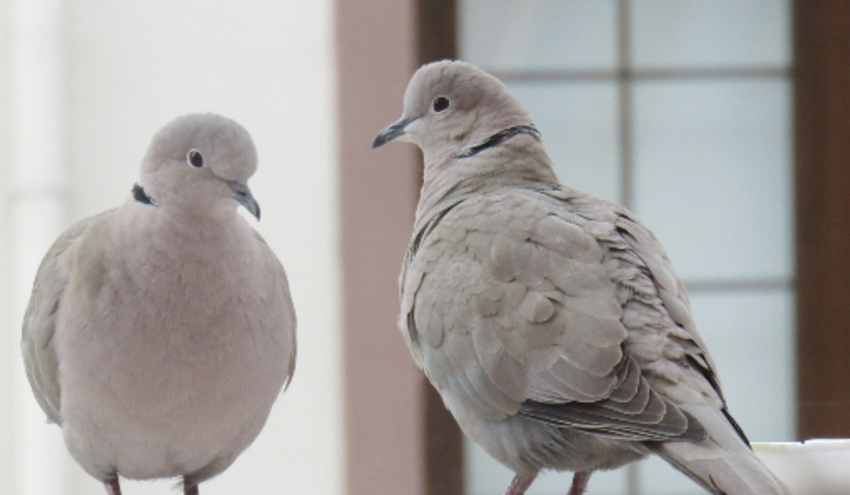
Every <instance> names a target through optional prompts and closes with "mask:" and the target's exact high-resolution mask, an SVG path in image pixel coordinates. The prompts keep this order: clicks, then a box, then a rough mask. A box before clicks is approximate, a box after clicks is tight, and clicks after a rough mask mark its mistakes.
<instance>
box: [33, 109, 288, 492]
mask: <svg viewBox="0 0 850 495" xmlns="http://www.w3.org/2000/svg"><path fill="white" fill-rule="evenodd" d="M256 168H257V154H256V150H255V149H254V143H253V141H252V140H251V137H250V136H249V135H248V132H247V131H246V130H245V129H244V128H243V127H242V126H240V125H239V124H237V123H236V122H234V121H232V120H229V119H226V118H224V117H220V116H218V115H213V114H204V115H187V116H184V117H180V118H178V119H176V120H174V121H172V122H171V123H169V124H168V125H166V126H165V127H163V128H162V130H160V131H159V132H158V133H157V134H156V135H155V136H154V138H153V141H152V143H151V145H150V148H149V149H148V152H147V155H146V156H145V157H144V160H143V161H142V166H141V173H140V176H139V177H140V178H139V182H138V184H136V185H135V187H134V188H133V195H132V197H131V198H129V199H128V200H127V202H126V203H124V204H123V205H122V206H121V207H119V208H116V209H113V210H109V211H107V212H105V213H101V214H100V215H97V216H94V217H91V218H88V219H86V220H83V221H81V222H79V223H77V224H76V225H74V226H73V227H71V228H70V229H68V230H67V231H66V232H65V233H64V234H62V235H61V236H60V237H59V239H58V240H57V241H56V242H55V243H54V244H53V247H51V248H50V251H49V252H48V253H47V255H46V256H45V258H44V261H42V264H41V267H40V268H39V271H38V275H37V277H36V280H35V286H34V288H33V293H32V297H31V299H30V303H29V307H28V308H27V312H26V316H25V319H24V325H23V342H22V346H21V347H22V350H23V355H24V361H25V364H26V370H27V376H28V377H29V381H30V385H31V386H32V389H33V393H34V394H35V397H36V399H37V400H38V403H39V404H40V405H41V407H42V409H44V412H45V413H47V416H48V417H49V419H50V420H51V421H52V422H55V423H57V424H59V425H60V426H61V427H62V430H63V434H64V438H65V444H66V445H67V447H68V450H69V451H70V452H71V454H72V455H73V457H74V458H75V459H76V461H77V462H78V463H79V464H80V466H82V467H83V469H85V470H86V471H87V472H88V473H89V474H91V475H92V476H94V477H95V478H97V479H99V480H101V481H103V483H104V484H105V486H106V491H107V493H109V494H110V495H118V494H120V492H121V490H120V486H119V482H118V476H119V475H121V476H124V477H126V478H133V479H152V478H169V477H176V476H182V478H183V489H184V492H185V493H186V494H187V495H188V494H197V493H198V483H200V482H202V481H204V480H206V479H208V478H210V477H212V476H215V475H217V474H218V473H221V472H222V471H223V470H225V469H226V468H227V467H228V466H230V464H231V463H232V462H233V461H234V460H235V459H236V457H237V456H238V455H239V454H240V453H241V452H242V451H243V450H244V449H245V448H246V447H247V446H248V445H249V444H250V443H251V442H252V441H253V440H254V438H256V437H257V435H258V434H259V432H260V430H261V429H262V428H263V424H264V423H265V422H266V418H267V417H268V415H269V411H270V409H271V407H272V404H273V403H274V401H275V399H276V398H277V396H278V395H279V393H280V391H281V389H282V388H283V387H284V385H285V384H287V383H288V382H289V380H290V379H291V378H292V373H293V370H294V367H295V348H296V346H295V313H294V310H293V307H292V301H291V300H290V297H289V287H288V282H287V279H286V274H285V273H284V270H283V267H282V266H281V264H280V262H279V261H278V260H277V258H276V257H275V255H274V253H273V252H272V250H271V249H270V248H269V246H268V245H267V244H266V243H265V241H264V240H263V239H262V237H260V235H259V234H258V233H257V232H256V231H254V230H253V229H252V228H251V227H250V226H249V225H248V223H247V222H246V221H245V220H244V219H243V218H242V217H241V216H240V215H238V213H237V207H238V206H239V205H240V204H241V205H243V206H244V207H245V208H247V209H248V211H250V212H251V213H252V214H253V215H254V216H256V217H257V218H259V216H260V209H259V206H258V205H257V202H256V201H255V200H254V198H253V196H252V195H251V191H250V190H249V189H248V186H247V185H246V182H247V180H248V178H249V177H250V176H251V175H253V173H254V171H255V170H256Z"/></svg>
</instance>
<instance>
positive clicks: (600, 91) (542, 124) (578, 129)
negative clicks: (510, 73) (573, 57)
mask: <svg viewBox="0 0 850 495" xmlns="http://www.w3.org/2000/svg"><path fill="white" fill-rule="evenodd" d="M508 86H509V88H510V90H511V93H512V94H513V95H514V96H515V97H516V98H517V99H518V100H519V101H520V103H522V105H523V106H524V107H525V108H526V109H528V111H529V112H531V117H532V118H533V119H534V122H535V124H536V125H537V127H538V129H540V132H541V133H542V134H543V141H544V143H545V144H546V150H547V151H548V152H549V156H550V157H551V158H552V162H553V163H554V165H555V172H556V173H557V174H558V178H559V179H560V180H561V182H563V183H564V184H567V185H568V186H570V187H573V188H575V189H578V190H581V191H584V192H587V193H590V194H593V195H595V196H598V197H601V198H604V199H607V200H610V201H617V200H618V199H619V198H618V196H619V191H620V169H619V167H620V154H619V124H618V121H617V118H618V113H617V100H618V89H617V85H616V83H614V82H610V81H606V82H597V83H557V82H532V83H526V82H522V83H520V82H517V83H511V84H509V85H508Z"/></svg>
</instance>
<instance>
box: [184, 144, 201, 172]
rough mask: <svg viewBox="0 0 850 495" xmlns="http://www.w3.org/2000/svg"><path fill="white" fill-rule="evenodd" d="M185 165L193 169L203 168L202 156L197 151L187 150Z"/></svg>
mask: <svg viewBox="0 0 850 495" xmlns="http://www.w3.org/2000/svg"><path fill="white" fill-rule="evenodd" d="M186 163H188V164H189V165H190V166H192V167H193V168H201V167H203V166H204V156H203V155H201V152H200V151H198V150H195V149H192V150H189V153H186Z"/></svg>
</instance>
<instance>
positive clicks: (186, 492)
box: [183, 478, 198, 495]
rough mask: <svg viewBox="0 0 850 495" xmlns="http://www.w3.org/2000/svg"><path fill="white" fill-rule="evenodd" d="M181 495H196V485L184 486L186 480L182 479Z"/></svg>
mask: <svg viewBox="0 0 850 495" xmlns="http://www.w3.org/2000/svg"><path fill="white" fill-rule="evenodd" d="M183 495H198V485H197V484H195V485H191V486H186V479H185V478H184V479H183Z"/></svg>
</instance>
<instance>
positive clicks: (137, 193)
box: [133, 183, 159, 206]
mask: <svg viewBox="0 0 850 495" xmlns="http://www.w3.org/2000/svg"><path fill="white" fill-rule="evenodd" d="M133 199H135V200H136V201H138V202H139V203H142V204H146V205H151V206H159V203H157V202H156V201H155V200H154V199H153V198H152V197H150V196H148V195H147V193H146V192H145V189H144V188H143V187H142V186H140V185H139V184H138V183H136V184H133Z"/></svg>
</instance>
